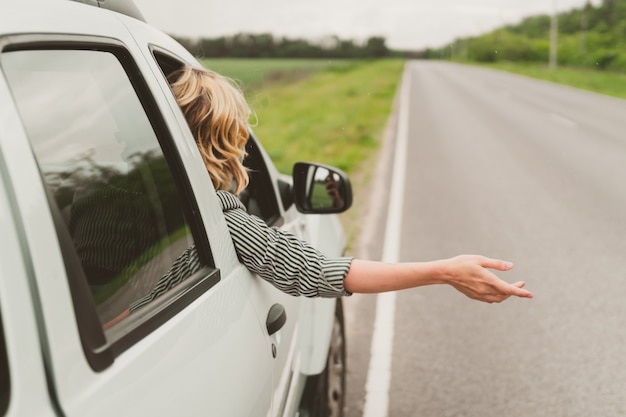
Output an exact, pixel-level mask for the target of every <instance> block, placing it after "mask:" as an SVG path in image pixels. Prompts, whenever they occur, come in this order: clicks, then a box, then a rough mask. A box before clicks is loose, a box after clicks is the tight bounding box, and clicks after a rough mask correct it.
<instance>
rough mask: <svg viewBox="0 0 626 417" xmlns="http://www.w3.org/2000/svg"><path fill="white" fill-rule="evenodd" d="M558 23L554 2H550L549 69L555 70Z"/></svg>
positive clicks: (554, 0)
mask: <svg viewBox="0 0 626 417" xmlns="http://www.w3.org/2000/svg"><path fill="white" fill-rule="evenodd" d="M558 33H559V21H558V15H557V12H556V0H552V20H551V21H550V63H549V67H550V69H552V70H553V69H556V59H557V49H558Z"/></svg>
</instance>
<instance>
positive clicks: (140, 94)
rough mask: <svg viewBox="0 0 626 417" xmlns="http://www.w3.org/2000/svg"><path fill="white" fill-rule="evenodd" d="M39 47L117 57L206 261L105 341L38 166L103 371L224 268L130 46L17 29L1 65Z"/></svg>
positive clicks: (79, 319)
mask: <svg viewBox="0 0 626 417" xmlns="http://www.w3.org/2000/svg"><path fill="white" fill-rule="evenodd" d="M39 50H86V51H94V52H101V53H111V54H112V55H114V56H115V57H116V58H117V60H118V61H119V63H120V66H121V68H122V70H123V71H124V73H125V74H126V76H127V77H128V80H129V82H130V83H131V85H132V87H133V89H134V91H135V93H136V95H137V98H138V100H139V102H140V103H141V106H142V108H143V110H144V112H145V114H146V116H147V118H148V120H149V122H150V125H151V127H152V129H153V131H154V133H155V136H156V138H157V140H158V143H159V146H160V147H161V149H162V151H163V155H164V157H165V160H166V162H167V164H168V167H169V170H170V172H171V175H172V178H173V180H174V182H175V185H176V187H177V188H178V190H179V194H180V197H181V207H182V210H183V212H184V215H185V219H186V221H187V223H188V226H189V228H190V230H191V234H192V237H193V240H194V243H195V245H196V249H197V251H198V256H199V258H200V261H201V263H202V265H203V267H202V268H201V269H200V270H199V271H198V272H196V273H195V274H193V275H192V276H190V277H188V278H187V279H186V280H185V282H186V283H183V284H181V285H187V287H186V288H181V287H179V286H177V287H175V288H178V289H179V291H178V292H175V293H174V294H173V296H167V294H166V297H165V299H164V300H162V302H159V303H157V305H156V307H157V308H151V309H148V310H147V311H146V313H145V314H142V315H141V316H140V317H138V318H137V319H133V320H124V321H122V322H121V323H119V324H118V325H117V326H119V327H120V328H122V327H123V329H122V331H118V332H115V333H113V334H114V335H116V337H114V338H113V339H112V340H110V341H107V337H106V335H105V330H104V329H103V327H102V324H101V323H100V318H99V316H98V313H97V310H96V305H95V302H94V300H93V298H92V296H91V292H90V289H89V286H88V284H87V280H86V277H85V275H84V272H83V269H82V266H81V263H80V259H79V258H78V255H77V253H76V250H75V248H74V244H73V241H72V239H71V237H70V235H69V231H68V230H67V225H66V223H65V221H64V219H63V217H62V215H61V211H60V210H59V207H58V206H57V203H56V201H55V199H54V197H53V196H52V195H51V193H50V192H49V188H48V187H47V186H46V183H45V181H44V178H43V175H42V173H41V172H40V177H41V181H42V184H43V186H44V189H45V190H46V194H47V195H46V197H47V200H48V204H49V208H50V212H51V214H52V218H53V221H54V225H55V228H56V232H57V238H58V241H59V246H60V249H61V253H62V255H63V262H64V265H65V270H66V276H67V280H68V285H69V289H70V294H71V298H72V303H73V307H74V314H75V317H76V323H77V327H78V332H79V336H80V340H81V345H82V348H83V352H84V354H85V357H86V359H87V362H88V363H89V365H90V366H91V368H92V370H94V371H96V372H99V371H102V370H104V369H106V368H108V367H109V366H111V365H112V363H113V362H114V360H115V357H117V356H119V355H120V354H121V353H122V352H124V351H125V350H127V349H128V348H130V347H132V346H133V345H134V344H136V343H137V342H139V341H140V340H142V339H143V338H145V337H146V336H147V335H148V334H150V333H151V332H152V331H154V330H155V329H157V328H158V327H160V326H161V325H162V324H163V323H165V322H166V321H168V320H169V319H171V318H172V317H174V316H175V315H176V314H178V313H179V312H180V311H182V310H183V309H184V308H186V307H187V306H188V305H189V304H191V303H192V302H193V301H194V300H196V299H197V298H198V297H200V296H201V295H202V294H204V293H205V292H206V291H207V290H209V289H210V288H212V287H213V286H215V285H216V284H217V283H218V282H219V281H220V279H221V276H220V275H221V274H220V270H219V269H217V268H216V267H215V261H214V258H213V254H212V251H211V247H210V244H209V239H208V236H207V231H206V228H205V226H204V221H203V219H202V217H201V212H200V209H199V207H198V203H197V201H196V199H195V196H194V193H193V189H192V187H191V183H190V181H189V179H188V176H187V171H186V169H185V167H184V164H183V161H182V158H181V155H180V153H179V152H178V149H177V148H176V145H175V140H174V138H173V135H172V132H171V131H170V129H169V127H168V125H167V123H166V121H165V119H164V117H163V115H162V112H161V109H160V108H159V105H158V103H157V100H156V98H155V97H154V95H153V93H152V91H151V89H150V87H149V85H148V83H147V82H146V80H145V78H144V75H143V73H142V71H141V69H140V67H139V65H138V64H137V63H136V60H135V58H134V57H133V55H132V53H131V52H130V50H129V48H127V47H126V45H125V44H124V43H123V42H122V41H120V40H117V39H113V38H106V37H100V36H89V35H45V34H42V35H36V34H26V35H14V36H11V37H5V38H0V66H1V65H2V58H1V57H2V54H4V53H5V52H14V51H39ZM29 146H31V147H32V145H30V139H29ZM33 156H34V158H35V160H38V159H37V157H36V155H35V153H34V151H33ZM181 289H182V290H181ZM106 334H109V332H108V331H107V333H106Z"/></svg>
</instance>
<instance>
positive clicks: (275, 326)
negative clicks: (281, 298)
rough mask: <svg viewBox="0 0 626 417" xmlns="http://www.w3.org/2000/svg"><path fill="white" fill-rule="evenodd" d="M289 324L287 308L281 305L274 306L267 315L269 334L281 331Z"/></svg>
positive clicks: (266, 322)
mask: <svg viewBox="0 0 626 417" xmlns="http://www.w3.org/2000/svg"><path fill="white" fill-rule="evenodd" d="M286 322H287V313H286V312H285V307H283V306H282V305H281V304H278V303H276V304H274V305H273V306H272V307H271V308H270V311H269V313H267V320H266V321H265V326H266V327H267V332H268V333H269V334H270V336H271V335H273V334H274V333H276V332H277V331H279V330H280V329H281V328H282V327H283V326H284V325H285V323H286Z"/></svg>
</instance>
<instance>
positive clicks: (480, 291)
mask: <svg viewBox="0 0 626 417" xmlns="http://www.w3.org/2000/svg"><path fill="white" fill-rule="evenodd" d="M169 81H170V84H171V88H172V91H173V93H174V95H175V97H176V100H177V102H178V104H179V106H180V107H181V109H182V111H183V113H184V115H185V118H186V119H187V122H188V123H189V127H190V128H191V131H192V133H193V135H194V137H195V139H196V143H197V145H198V148H199V150H200V153H201V155H202V158H203V160H204V163H205V165H206V168H207V170H208V171H209V174H210V176H211V180H212V181H213V185H214V186H215V189H216V190H217V192H218V197H219V199H220V202H221V204H222V208H223V210H224V214H225V217H226V221H227V224H228V227H229V230H230V233H231V236H232V238H233V243H234V245H235V249H236V251H237V255H238V256H239V258H240V260H241V261H242V262H243V263H244V265H246V267H248V269H250V270H251V271H253V272H255V273H257V274H258V275H260V276H261V277H263V278H264V279H266V280H268V281H269V282H271V283H272V284H273V285H275V286H276V287H277V288H279V289H281V290H283V291H285V292H287V293H290V294H293V295H305V296H311V297H316V296H321V297H338V296H342V295H349V294H352V293H377V292H384V291H395V290H402V289H407V288H413V287H419V286H423V285H433V284H448V285H451V286H453V287H454V288H456V289H457V290H458V291H460V292H461V293H463V294H465V295H466V296H468V297H470V298H473V299H476V300H480V301H484V302H489V303H492V302H501V301H504V300H506V299H507V298H509V297H510V296H517V297H525V298H532V294H531V293H530V292H529V291H527V290H525V289H523V287H524V285H525V283H524V282H522V281H520V282H516V283H514V284H509V283H507V282H505V281H503V280H501V279H500V278H498V277H497V276H496V275H495V274H493V273H492V272H490V271H489V270H488V269H487V268H491V269H496V270H499V271H507V270H510V269H511V268H512V267H513V264H512V263H510V262H505V261H501V260H496V259H490V258H486V257H483V256H478V255H463V256H457V257H454V258H450V259H443V260H438V261H432V262H408V263H397V264H386V263H381V262H373V261H367V260H362V259H352V258H338V259H328V258H327V257H326V256H324V255H323V254H322V253H320V252H319V251H317V250H315V249H314V248H313V247H311V246H310V245H309V244H307V243H306V242H303V241H301V240H299V239H297V238H296V237H295V236H293V235H291V234H289V233H287V232H284V231H281V230H277V229H273V228H269V227H267V226H266V225H265V223H263V221H261V220H260V219H258V218H256V217H254V216H251V215H249V214H247V213H246V211H245V208H244V206H243V205H242V204H241V203H240V202H239V200H238V199H237V197H236V195H238V194H239V193H241V192H242V191H243V190H244V189H245V187H246V185H247V183H248V174H247V172H246V169H245V167H244V166H243V164H242V161H243V158H244V156H245V145H246V142H247V140H248V135H249V134H248V120H249V117H250V115H251V113H252V112H251V110H250V107H249V106H248V104H247V102H246V100H245V98H244V96H243V94H242V92H241V91H240V90H239V89H238V88H237V87H236V86H235V85H234V84H233V83H231V82H230V80H228V79H227V78H225V77H222V76H220V75H219V74H216V73H214V72H211V71H209V70H206V69H204V68H196V67H188V66H186V67H183V68H181V69H180V70H178V71H176V72H174V73H173V74H171V75H170V77H169Z"/></svg>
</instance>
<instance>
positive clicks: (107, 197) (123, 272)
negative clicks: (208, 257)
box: [2, 50, 201, 327]
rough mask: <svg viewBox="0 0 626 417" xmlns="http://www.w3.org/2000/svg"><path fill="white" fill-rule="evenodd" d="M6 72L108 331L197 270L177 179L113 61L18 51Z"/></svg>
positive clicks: (102, 56) (84, 54)
mask: <svg viewBox="0 0 626 417" xmlns="http://www.w3.org/2000/svg"><path fill="white" fill-rule="evenodd" d="M2 66H3V68H4V70H5V73H6V75H7V79H8V82H9V85H10V88H11V90H12V93H13V96H14V99H15V101H16V103H17V107H18V110H19V112H20V114H21V116H22V120H23V122H24V125H25V128H26V130H27V133H28V136H29V138H30V141H31V144H32V148H33V151H34V154H35V156H36V158H37V161H38V163H39V166H40V170H41V173H42V176H43V178H44V181H45V185H46V187H47V188H48V192H49V193H50V194H52V195H53V196H54V203H56V205H57V206H58V209H59V210H60V212H61V213H62V217H63V219H64V222H65V224H64V226H65V227H66V228H67V231H68V232H69V235H70V236H71V238H72V241H73V246H74V250H75V253H76V254H77V256H78V258H79V259H80V264H81V265H82V272H81V273H82V274H84V277H85V279H86V280H87V282H88V284H89V288H90V290H91V295H92V297H93V301H94V302H95V304H96V306H97V311H98V315H99V318H100V321H101V323H102V324H103V326H105V327H110V326H113V325H114V324H115V323H118V322H122V321H123V320H124V318H125V317H127V316H129V315H130V314H132V312H135V311H137V310H140V309H143V308H145V307H146V306H148V305H149V304H150V303H151V302H152V301H155V300H157V299H158V298H159V296H160V295H162V294H164V293H166V292H168V291H169V290H170V289H172V288H174V287H176V286H177V285H178V284H180V283H181V282H184V281H185V280H186V279H187V278H188V277H189V276H190V275H192V274H194V273H195V272H196V271H198V270H199V269H200V267H201V262H200V261H199V258H198V255H197V252H196V251H195V246H194V240H193V237H192V235H191V232H190V227H189V226H188V224H187V221H186V219H185V216H184V212H183V208H182V206H181V198H180V195H179V192H178V189H177V187H176V183H175V182H174V180H173V175H172V173H171V172H170V168H169V166H168V163H167V161H166V159H165V157H164V154H163V151H162V150H161V147H160V145H159V141H158V140H157V136H156V134H155V130H154V129H153V127H152V124H151V123H150V120H149V118H148V116H147V115H146V112H145V110H144V107H143V105H142V102H141V101H140V100H139V98H138V96H137V93H136V91H135V88H134V86H133V84H132V83H131V82H130V80H129V77H128V75H127V73H126V71H125V70H124V67H123V66H122V64H121V62H120V61H119V60H118V58H117V57H116V55H114V54H113V53H110V52H101V51H87V50H40V51H35V50H26V51H14V52H7V53H4V54H3V56H2ZM69 273H74V271H68V274H69ZM179 287H184V285H183V286H179ZM179 287H177V289H178V290H180V288H179ZM174 291H176V290H174ZM129 312H130V313H129Z"/></svg>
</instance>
